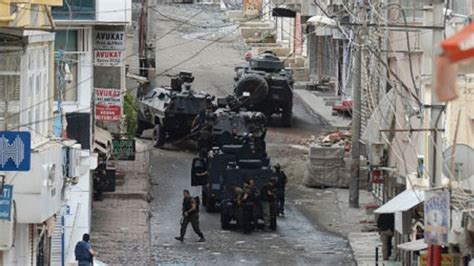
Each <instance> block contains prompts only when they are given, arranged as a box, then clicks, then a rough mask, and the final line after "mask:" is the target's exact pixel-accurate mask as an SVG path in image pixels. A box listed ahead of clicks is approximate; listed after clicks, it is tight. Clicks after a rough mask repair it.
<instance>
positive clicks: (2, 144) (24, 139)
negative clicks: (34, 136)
mask: <svg viewBox="0 0 474 266" xmlns="http://www.w3.org/2000/svg"><path fill="white" fill-rule="evenodd" d="M30 168H31V133H30V132H28V131H0V171H25V172H26V171H30Z"/></svg>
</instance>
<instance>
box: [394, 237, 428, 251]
mask: <svg viewBox="0 0 474 266" xmlns="http://www.w3.org/2000/svg"><path fill="white" fill-rule="evenodd" d="M398 248H399V249H403V250H406V251H420V250H425V249H427V248H428V244H426V243H425V239H418V240H415V241H410V242H406V243H403V244H400V245H398Z"/></svg>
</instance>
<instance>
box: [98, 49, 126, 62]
mask: <svg viewBox="0 0 474 266" xmlns="http://www.w3.org/2000/svg"><path fill="white" fill-rule="evenodd" d="M122 56H123V51H118V50H96V51H95V52H94V63H95V64H96V65H99V66H118V65H120V63H122Z"/></svg>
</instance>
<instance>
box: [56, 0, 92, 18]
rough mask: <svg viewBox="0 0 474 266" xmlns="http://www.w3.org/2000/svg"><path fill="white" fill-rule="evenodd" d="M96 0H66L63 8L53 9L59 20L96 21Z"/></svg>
mask: <svg viewBox="0 0 474 266" xmlns="http://www.w3.org/2000/svg"><path fill="white" fill-rule="evenodd" d="M95 7H96V4H95V0H64V3H63V6H62V7H53V8H52V11H53V18H54V19H57V20H95V18H96V17H95V13H96V10H95Z"/></svg>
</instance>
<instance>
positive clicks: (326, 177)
mask: <svg viewBox="0 0 474 266" xmlns="http://www.w3.org/2000/svg"><path fill="white" fill-rule="evenodd" d="M344 155H345V151H344V146H332V147H331V146H329V147H328V146H321V145H319V144H313V145H311V146H310V149H309V157H308V163H307V165H306V168H305V172H304V178H303V183H304V184H305V185H307V186H310V187H348V186H349V181H350V179H348V178H344V176H347V175H345V174H344V172H346V171H347V168H346V164H345V163H344ZM349 172H350V165H349Z"/></svg>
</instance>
